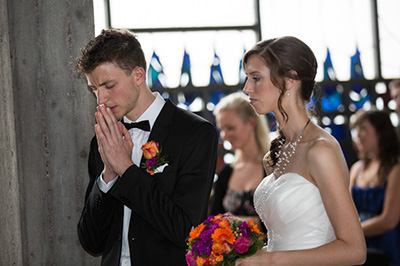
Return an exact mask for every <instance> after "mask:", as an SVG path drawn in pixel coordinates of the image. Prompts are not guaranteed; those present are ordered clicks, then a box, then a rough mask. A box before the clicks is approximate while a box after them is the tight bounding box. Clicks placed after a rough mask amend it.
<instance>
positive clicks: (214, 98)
mask: <svg viewBox="0 0 400 266" xmlns="http://www.w3.org/2000/svg"><path fill="white" fill-rule="evenodd" d="M228 94H229V92H224V91H212V92H211V95H210V98H209V99H208V102H211V103H213V104H214V105H217V104H218V102H219V101H220V100H221V98H223V97H225V96H227V95H228Z"/></svg>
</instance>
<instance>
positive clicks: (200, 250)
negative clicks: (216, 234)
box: [192, 239, 212, 256]
mask: <svg viewBox="0 0 400 266" xmlns="http://www.w3.org/2000/svg"><path fill="white" fill-rule="evenodd" d="M211 247H212V242H211V241H209V240H205V239H201V240H200V241H197V242H196V243H194V245H193V248H192V252H193V253H194V254H198V255H199V256H210V255H211Z"/></svg>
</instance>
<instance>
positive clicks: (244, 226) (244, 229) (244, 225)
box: [239, 221, 251, 238]
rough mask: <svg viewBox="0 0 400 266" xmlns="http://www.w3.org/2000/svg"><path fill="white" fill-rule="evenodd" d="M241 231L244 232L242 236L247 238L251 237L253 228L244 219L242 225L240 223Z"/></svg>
mask: <svg viewBox="0 0 400 266" xmlns="http://www.w3.org/2000/svg"><path fill="white" fill-rule="evenodd" d="M239 230H240V231H239V232H240V233H241V234H242V236H244V237H245V238H249V236H250V233H251V229H250V227H249V225H248V224H247V222H246V221H243V222H242V223H241V224H240V225H239Z"/></svg>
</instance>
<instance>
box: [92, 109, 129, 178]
mask: <svg viewBox="0 0 400 266" xmlns="http://www.w3.org/2000/svg"><path fill="white" fill-rule="evenodd" d="M96 120H97V124H96V125H95V132H96V138H97V142H98V145H99V153H100V156H101V159H102V161H103V163H104V170H103V180H104V182H106V183H108V182H110V181H111V180H113V179H114V178H115V177H116V175H119V176H121V175H122V174H123V173H124V172H125V171H126V169H128V168H129V167H130V166H131V165H133V162H132V159H131V158H132V148H133V142H132V139H131V136H130V134H129V132H128V130H127V129H126V128H125V127H124V125H123V124H122V123H121V122H117V120H116V118H115V116H114V114H113V113H112V111H111V109H110V108H108V107H104V106H98V107H97V112H96Z"/></svg>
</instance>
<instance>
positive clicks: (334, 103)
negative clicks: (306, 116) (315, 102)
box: [321, 86, 343, 113]
mask: <svg viewBox="0 0 400 266" xmlns="http://www.w3.org/2000/svg"><path fill="white" fill-rule="evenodd" d="M323 94H324V95H323V96H322V98H321V105H322V110H323V111H324V112H327V113H329V112H333V111H337V110H338V109H339V107H340V106H341V105H342V104H343V100H342V94H341V93H340V92H338V91H337V90H336V88H335V87H330V86H327V87H325V88H324V89H323Z"/></svg>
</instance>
